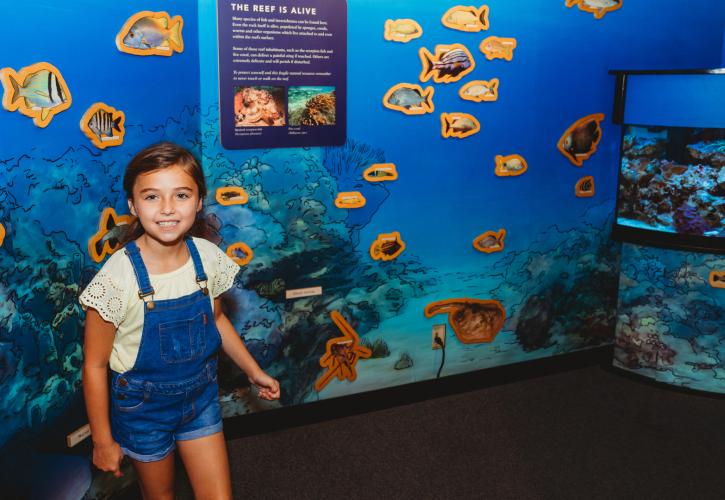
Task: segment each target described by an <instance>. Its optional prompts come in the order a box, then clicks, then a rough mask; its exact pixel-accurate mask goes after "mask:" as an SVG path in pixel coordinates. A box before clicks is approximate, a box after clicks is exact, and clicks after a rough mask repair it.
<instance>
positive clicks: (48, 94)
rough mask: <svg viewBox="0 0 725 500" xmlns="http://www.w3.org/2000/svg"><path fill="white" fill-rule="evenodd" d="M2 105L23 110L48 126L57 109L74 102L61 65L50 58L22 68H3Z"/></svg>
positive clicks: (1, 78) (0, 77)
mask: <svg viewBox="0 0 725 500" xmlns="http://www.w3.org/2000/svg"><path fill="white" fill-rule="evenodd" d="M0 81H2V85H3V89H4V93H3V101H2V103H3V108H5V109H6V110H8V111H10V112H13V111H20V113H21V114H23V115H25V116H28V117H30V118H32V119H33V123H34V124H35V126H36V127H40V128H45V127H47V126H48V124H49V123H50V122H51V120H52V119H53V117H54V116H55V115H57V114H58V113H60V112H62V111H65V110H66V109H68V108H70V106H71V104H72V103H73V98H72V97H71V94H70V90H69V89H68V84H66V82H65V80H64V79H63V75H62V74H61V73H60V71H59V70H58V68H56V67H55V66H53V65H52V64H50V63H47V62H39V63H35V64H31V65H30V66H25V67H24V68H21V69H20V70H19V71H17V72H16V71H15V70H13V69H12V68H2V69H0Z"/></svg>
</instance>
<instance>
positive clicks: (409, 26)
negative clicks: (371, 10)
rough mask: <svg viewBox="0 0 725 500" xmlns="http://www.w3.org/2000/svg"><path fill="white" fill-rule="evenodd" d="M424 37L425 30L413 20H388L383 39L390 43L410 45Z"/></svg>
mask: <svg viewBox="0 0 725 500" xmlns="http://www.w3.org/2000/svg"><path fill="white" fill-rule="evenodd" d="M421 36H423V28H422V27H421V26H420V24H418V23H417V22H416V21H414V20H413V19H396V20H392V19H388V20H387V21H385V32H384V33H383V38H385V39H386V40H387V41H389V42H400V43H408V42H409V41H411V40H415V39H416V38H420V37H421Z"/></svg>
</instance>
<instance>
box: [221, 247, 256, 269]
mask: <svg viewBox="0 0 725 500" xmlns="http://www.w3.org/2000/svg"><path fill="white" fill-rule="evenodd" d="M226 254H227V255H228V256H229V258H230V259H232V260H233V261H234V262H236V263H237V264H239V265H240V266H246V265H247V264H249V263H250V262H251V260H252V258H254V252H253V251H252V249H251V248H249V245H247V244H246V243H242V242H241V241H239V242H237V243H232V244H231V245H229V246H228V247H227V251H226Z"/></svg>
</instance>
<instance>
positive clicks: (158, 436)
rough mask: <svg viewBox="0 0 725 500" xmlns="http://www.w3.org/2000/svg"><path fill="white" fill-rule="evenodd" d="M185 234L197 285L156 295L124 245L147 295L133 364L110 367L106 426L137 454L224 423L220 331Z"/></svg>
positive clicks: (144, 457) (158, 454)
mask: <svg viewBox="0 0 725 500" xmlns="http://www.w3.org/2000/svg"><path fill="white" fill-rule="evenodd" d="M185 241H186V245H187V247H188V249H189V254H191V259H192V261H193V263H194V270H195V272H196V282H197V284H198V285H199V290H197V291H195V292H194V293H192V294H190V295H186V296H184V297H180V298H178V299H170V300H158V301H155V300H153V294H154V290H153V288H152V287H151V282H150V280H149V275H148V272H147V270H146V266H144V263H143V259H141V253H140V251H139V249H138V246H137V245H136V243H135V242H133V241H132V242H130V243H129V244H128V245H126V254H127V255H128V257H129V259H130V260H131V264H132V266H133V269H134V272H135V273H136V280H137V282H138V287H139V299H140V300H143V301H144V323H143V333H142V335H141V344H140V346H139V351H138V356H137V358H136V362H135V363H134V365H133V368H131V369H130V370H129V371H127V372H124V373H116V372H113V371H112V372H111V405H110V407H111V412H110V413H111V432H112V434H113V438H114V439H115V440H116V442H118V444H119V445H120V446H121V449H122V450H123V452H124V453H125V454H126V455H128V456H129V457H131V458H133V459H135V460H139V461H142V462H153V461H157V460H161V459H162V458H164V457H165V456H166V455H168V454H169V453H170V452H171V451H172V450H173V449H174V448H175V446H176V441H177V440H189V439H196V438H200V437H204V436H208V435H211V434H215V433H217V432H219V431H221V429H222V421H221V412H220V408H219V394H218V392H219V389H218V385H217V378H216V368H217V357H216V353H217V351H218V349H219V347H220V345H221V336H220V335H219V330H217V327H216V324H215V322H214V313H213V312H212V308H211V302H210V299H209V292H208V289H207V286H206V283H207V276H206V274H205V273H204V267H203V265H202V263H201V257H200V256H199V252H198V250H197V249H196V246H195V245H194V242H193V241H192V240H191V238H187V239H186V240H185Z"/></svg>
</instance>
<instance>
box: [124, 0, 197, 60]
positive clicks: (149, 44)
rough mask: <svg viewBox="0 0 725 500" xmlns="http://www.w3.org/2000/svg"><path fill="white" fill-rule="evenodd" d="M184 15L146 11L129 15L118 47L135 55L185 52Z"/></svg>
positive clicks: (162, 54)
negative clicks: (183, 35) (182, 31)
mask: <svg viewBox="0 0 725 500" xmlns="http://www.w3.org/2000/svg"><path fill="white" fill-rule="evenodd" d="M183 27H184V20H183V19H182V18H181V16H174V17H169V14H168V13H166V12H151V11H148V10H144V11H142V12H137V13H136V14H134V15H133V16H131V17H129V18H128V20H127V21H126V22H125V23H124V25H123V27H122V28H121V31H119V32H118V34H117V35H116V47H118V50H120V51H121V52H125V53H127V54H133V55H136V56H170V55H172V54H173V53H174V52H183V51H184V40H183V38H182V35H181V30H182V28H183Z"/></svg>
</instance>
